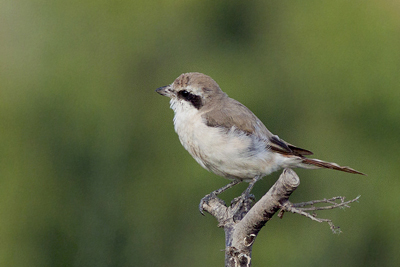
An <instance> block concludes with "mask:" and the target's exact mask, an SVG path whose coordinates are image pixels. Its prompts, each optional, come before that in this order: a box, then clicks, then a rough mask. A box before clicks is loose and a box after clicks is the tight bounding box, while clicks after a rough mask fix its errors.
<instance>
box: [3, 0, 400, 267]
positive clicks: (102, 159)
mask: <svg viewBox="0 0 400 267" xmlns="http://www.w3.org/2000/svg"><path fill="white" fill-rule="evenodd" d="M399 11H400V5H399V3H398V2H396V1H377V0H375V1H361V0H355V1H344V0H340V1H306V2H304V1H283V2H281V1H258V0H256V1H238V0H230V1H210V0H206V1H170V0H167V1H124V0H118V1H106V0H98V1H45V0H44V1H38V0H36V1H35V0H34V1H27V0H16V1H11V0H3V1H0V18H1V19H0V21H1V23H0V36H1V42H0V59H1V60H0V82H1V84H0V86H1V87H0V237H1V238H0V240H1V242H0V265H1V266H30V267H31V266H97V267H101V266H193V267H194V266H222V265H223V257H224V255H223V252H221V251H220V250H221V249H223V248H224V237H223V231H222V230H221V229H218V228H217V227H216V224H217V223H216V221H215V220H214V218H212V217H211V216H206V217H202V216H201V215H200V214H199V212H198V210H197V205H198V202H199V200H200V199H201V198H202V197H203V196H204V195H205V194H207V193H209V192H211V191H212V190H214V189H216V188H219V187H220V186H222V185H224V184H226V183H227V181H226V180H224V179H222V178H219V177H216V176H215V175H214V174H212V173H208V172H207V171H205V170H203V169H202V168H201V167H200V166H199V165H198V164H197V163H196V162H195V161H194V160H193V159H192V158H191V157H190V156H189V154H188V153H187V152H186V151H184V149H183V148H182V146H181V145H180V144H179V141H178V138H177V136H176V134H175V133H174V131H173V127H172V117H173V112H172V111H171V110H170V109H169V108H168V99H166V98H163V97H161V96H159V95H157V94H156V93H155V92H154V90H155V89H156V88H157V87H160V86H163V85H166V84H169V83H171V82H172V81H173V80H174V79H175V78H176V77H177V76H178V75H180V74H181V73H183V72H189V71H199V72H203V73H205V74H208V75H210V76H211V77H213V78H214V79H215V80H216V81H217V82H218V83H219V85H220V86H221V87H222V89H223V90H224V91H226V92H227V93H228V94H229V95H230V96H232V97H233V98H236V99H238V100H239V101H241V102H242V103H244V104H245V105H247V106H248V107H249V108H250V109H251V110H253V111H254V112H255V113H256V114H257V115H258V116H259V118H260V119H261V120H262V121H264V122H266V124H267V127H268V128H269V129H270V130H271V131H272V132H274V133H277V134H279V136H281V137H282V138H283V139H285V140H287V141H289V142H291V143H293V144H296V145H298V146H300V147H304V148H306V149H310V150H312V151H314V152H315V154H316V157H318V158H321V159H325V160H330V161H334V162H338V163H340V164H344V165H349V166H352V167H354V168H356V169H358V170H360V171H363V172H365V173H367V174H368V176H367V177H361V176H352V175H349V174H345V173H338V172H333V171H329V170H318V171H309V170H298V171H297V172H298V174H299V175H300V178H301V179H302V185H301V186H300V187H299V189H298V190H297V191H296V192H295V194H294V195H293V197H292V201H297V202H300V201H306V200H311V199H318V198H324V197H332V196H336V195H341V194H343V195H346V196H347V197H349V198H350V197H351V198H352V197H356V196H357V195H359V194H360V195H361V198H360V202H359V203H355V204H354V205H353V206H352V208H351V210H346V212H343V211H341V210H337V211H329V212H325V213H321V214H320V215H321V216H323V217H324V216H325V217H329V218H332V219H333V220H334V222H335V223H336V224H337V225H340V226H341V229H342V231H343V234H341V235H339V236H335V235H332V233H331V231H330V230H329V229H328V226H327V225H320V224H317V223H315V222H312V221H310V220H308V219H305V218H302V217H300V216H295V215H291V214H287V215H286V216H285V217H284V218H283V220H279V219H277V218H274V219H273V220H272V221H271V222H269V223H268V224H267V226H266V227H265V228H264V229H263V230H262V231H261V233H260V235H259V237H258V239H257V242H256V244H255V246H254V252H253V263H254V266H259V265H265V264H267V263H268V264H269V265H270V266H291V265H296V266H399V265H400V257H399V253H398V248H399V244H400V231H399V228H398V222H399V221H400V213H399V212H398V210H397V207H398V206H399V205H400V198H399V197H398V189H399V188H400V182H399V179H398V178H397V176H398V173H399V171H400V165H399V160H398V159H399V157H398V154H397V150H396V149H397V148H398V147H399V145H400V141H399V140H400V139H399V132H400V117H399V114H400V101H399V100H400V75H399V71H400V50H399V47H400V16H398V14H399ZM277 175H279V174H273V175H271V176H269V177H267V178H264V180H263V181H260V182H259V183H258V184H257V186H256V188H255V191H254V192H255V194H256V196H257V197H260V196H262V194H263V193H264V192H265V191H266V190H267V189H268V188H269V187H270V186H271V185H272V183H273V182H274V180H275V179H276V177H277ZM244 187H245V185H240V186H238V187H237V188H234V189H231V190H230V191H229V192H227V193H225V194H224V195H223V196H222V197H223V198H226V200H227V201H230V199H231V198H233V197H235V196H237V195H239V194H240V192H241V190H242V189H244Z"/></svg>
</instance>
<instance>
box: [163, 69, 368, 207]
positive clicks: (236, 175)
mask: <svg viewBox="0 0 400 267" xmlns="http://www.w3.org/2000/svg"><path fill="white" fill-rule="evenodd" d="M156 92H157V93H159V94H160V95H163V96H167V97H169V98H171V100H170V104H171V109H173V110H174V112H175V116H174V127H175V131H176V132H177V134H178V136H179V140H180V142H181V143H182V145H183V146H184V147H185V149H186V150H187V151H188V152H189V153H190V154H191V155H192V157H193V158H194V159H195V160H196V161H197V162H198V163H199V164H200V165H201V166H202V167H203V168H205V169H207V170H209V171H211V172H213V173H215V174H217V175H220V176H223V177H225V178H227V179H229V180H231V181H232V182H231V183H229V184H228V185H226V186H224V187H222V188H220V189H218V190H215V191H213V192H212V193H211V194H215V195H218V194H220V193H222V192H223V191H225V190H226V189H228V188H231V187H232V186H234V185H236V184H238V183H240V182H242V181H245V182H249V183H250V184H249V187H248V188H247V189H246V191H245V194H246V195H247V194H249V193H250V191H251V189H252V187H253V186H254V184H255V182H257V181H258V180H259V179H261V178H262V177H263V176H266V175H268V174H270V173H272V172H274V171H277V170H279V169H282V168H295V167H300V168H306V169H316V168H328V169H334V170H339V171H344V172H348V173H356V174H363V173H361V172H359V171H356V170H354V169H352V168H349V167H341V166H339V165H338V164H336V163H331V162H325V161H322V160H319V159H311V158H306V157H305V156H307V155H312V154H313V153H312V152H311V151H308V150H305V149H302V148H299V147H296V146H294V145H291V144H289V143H287V142H285V141H283V140H282V139H280V138H279V137H278V136H277V135H274V134H272V133H271V132H270V131H269V130H268V129H267V128H266V127H265V126H264V124H263V123H262V122H261V121H260V120H259V119H258V118H257V117H256V115H254V114H253V112H251V111H250V110H249V109H248V108H247V107H245V106H244V105H243V104H241V103H239V102H238V101H236V100H234V99H232V98H230V97H228V95H227V94H226V93H224V92H223V91H222V90H221V89H220V87H219V86H218V84H217V83H216V82H215V81H214V80H213V79H212V78H211V77H209V76H207V75H205V74H202V73H198V72H191V73H184V74H181V75H180V76H179V77H178V78H176V80H175V81H174V82H173V83H172V84H170V85H167V86H163V87H160V88H158V89H157V90H156ZM203 200H204V199H203ZM200 212H201V213H203V212H202V203H200Z"/></svg>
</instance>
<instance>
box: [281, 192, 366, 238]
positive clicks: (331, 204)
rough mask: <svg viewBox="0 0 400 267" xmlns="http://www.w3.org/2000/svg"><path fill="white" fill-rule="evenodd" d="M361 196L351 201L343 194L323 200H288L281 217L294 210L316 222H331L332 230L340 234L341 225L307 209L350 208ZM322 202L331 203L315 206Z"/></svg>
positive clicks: (283, 206)
mask: <svg viewBox="0 0 400 267" xmlns="http://www.w3.org/2000/svg"><path fill="white" fill-rule="evenodd" d="M359 198H360V196H357V197H356V198H354V199H352V200H349V201H345V197H342V196H338V197H333V198H330V199H326V198H324V199H321V200H312V201H307V202H301V203H294V204H293V203H291V202H289V201H287V202H286V203H284V204H283V205H282V209H281V212H280V213H279V215H278V216H279V217H280V218H282V216H283V212H285V211H288V212H292V213H297V214H300V215H303V216H305V217H307V218H309V219H311V220H313V221H316V222H320V223H321V222H327V223H328V224H329V227H330V229H331V230H332V232H333V233H335V234H340V233H341V231H340V227H338V226H335V225H334V224H333V222H332V220H330V219H323V218H317V214H316V213H313V214H310V213H308V212H306V211H316V210H330V209H336V208H350V205H349V204H350V203H353V202H355V201H358V199H359ZM337 200H340V202H339V203H338V202H336V201H337ZM320 203H328V204H329V205H326V206H321V207H317V206H314V205H315V204H320ZM306 206H311V207H309V208H304V207H306Z"/></svg>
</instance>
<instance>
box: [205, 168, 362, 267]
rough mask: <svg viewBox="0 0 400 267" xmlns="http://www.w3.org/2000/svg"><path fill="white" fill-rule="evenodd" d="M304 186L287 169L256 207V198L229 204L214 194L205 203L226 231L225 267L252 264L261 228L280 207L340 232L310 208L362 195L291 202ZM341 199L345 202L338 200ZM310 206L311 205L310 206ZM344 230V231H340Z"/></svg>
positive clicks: (330, 206) (331, 206)
mask: <svg viewBox="0 0 400 267" xmlns="http://www.w3.org/2000/svg"><path fill="white" fill-rule="evenodd" d="M299 185H300V179H299V177H298V176H297V174H296V173H295V172H294V171H293V170H291V169H284V170H283V172H282V174H281V175H280V177H279V179H278V180H277V181H276V182H275V184H274V185H273V186H272V187H271V188H270V189H269V191H268V192H267V193H266V194H265V195H264V196H263V197H262V198H261V199H260V200H259V201H258V202H257V203H255V204H254V206H252V204H253V201H254V198H253V197H247V198H243V197H239V198H236V199H234V200H233V201H232V203H231V205H230V206H229V207H227V206H226V205H225V202H224V201H223V200H221V199H219V198H218V197H217V196H215V195H213V196H211V197H209V198H208V199H207V201H205V202H203V203H202V208H203V209H204V210H205V211H207V212H208V213H210V214H211V215H213V216H214V217H215V218H216V219H217V220H218V222H219V224H218V227H221V228H224V231H225V266H226V267H242V266H243V267H250V266H251V252H252V248H253V244H254V241H255V239H256V237H257V235H258V233H259V232H260V230H261V228H262V227H264V225H265V224H266V223H267V222H268V221H269V220H270V219H271V218H272V216H273V215H274V214H275V213H276V212H277V211H279V210H281V211H280V213H279V217H280V218H282V216H283V213H284V212H292V213H298V214H301V215H303V216H306V217H308V218H310V219H312V220H314V221H317V222H327V223H328V224H329V225H330V227H331V229H332V231H334V232H335V231H336V232H337V231H338V229H339V228H338V227H335V226H334V225H333V223H332V221H331V220H329V219H321V218H316V214H309V213H308V212H307V211H316V210H324V209H334V208H343V207H350V206H349V204H350V203H352V202H354V201H357V200H358V198H359V197H357V198H355V199H353V200H350V201H344V197H335V198H331V199H323V200H314V201H308V202H302V203H297V204H293V203H291V202H290V201H289V197H290V195H291V194H292V193H293V192H294V190H296V188H297V187H298V186H299ZM337 200H340V201H341V202H340V203H338V202H336V201H337ZM320 203H327V204H328V205H327V206H323V207H317V206H315V205H316V204H320ZM306 206H311V207H310V208H307V207H306ZM339 231H340V230H339Z"/></svg>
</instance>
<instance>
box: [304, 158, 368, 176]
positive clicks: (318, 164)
mask: <svg viewBox="0 0 400 267" xmlns="http://www.w3.org/2000/svg"><path fill="white" fill-rule="evenodd" d="M301 163H303V164H306V166H304V167H305V168H313V167H314V168H315V167H317V168H327V169H334V170H338V171H342V172H348V173H355V174H361V175H366V174H364V173H362V172H359V171H356V170H354V169H352V168H350V167H342V166H339V165H338V164H336V163H333V162H326V161H322V160H319V159H309V158H302V161H301ZM307 165H308V166H307ZM310 165H311V166H310Z"/></svg>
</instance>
